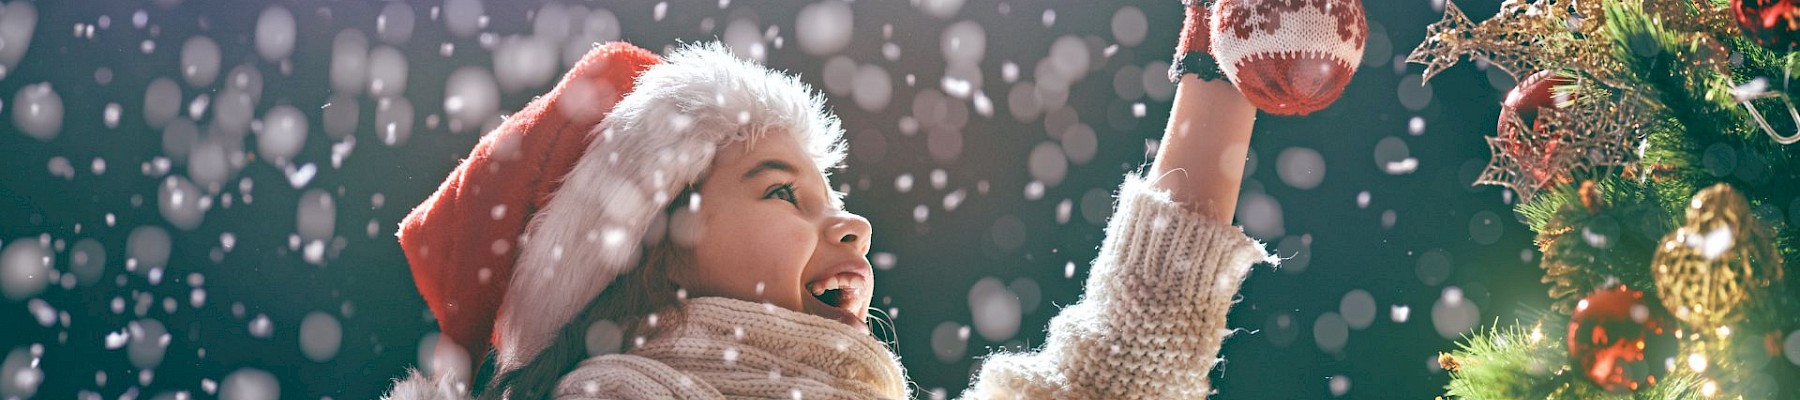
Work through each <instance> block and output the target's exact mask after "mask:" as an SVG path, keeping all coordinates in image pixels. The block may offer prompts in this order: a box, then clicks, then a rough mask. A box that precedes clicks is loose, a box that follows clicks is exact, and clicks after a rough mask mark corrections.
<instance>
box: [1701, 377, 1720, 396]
mask: <svg viewBox="0 0 1800 400" xmlns="http://www.w3.org/2000/svg"><path fill="white" fill-rule="evenodd" d="M1700 395H1701V396H1706V397H1713V396H1718V395H1719V383H1718V382H1714V381H1711V380H1708V381H1706V383H1705V384H1701V385H1700Z"/></svg>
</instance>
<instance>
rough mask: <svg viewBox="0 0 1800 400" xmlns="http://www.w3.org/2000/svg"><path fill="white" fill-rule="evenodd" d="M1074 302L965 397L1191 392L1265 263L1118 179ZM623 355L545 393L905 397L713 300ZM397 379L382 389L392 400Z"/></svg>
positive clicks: (838, 342) (860, 354) (884, 370)
mask: <svg viewBox="0 0 1800 400" xmlns="http://www.w3.org/2000/svg"><path fill="white" fill-rule="evenodd" d="M1106 232H1107V234H1106V240H1105V242H1104V243H1103V244H1102V245H1101V249H1100V256H1099V258H1097V259H1095V260H1094V265H1093V269H1092V270H1091V271H1090V273H1089V276H1088V280H1087V284H1086V288H1085V293H1084V294H1083V296H1082V299H1081V301H1079V302H1077V303H1075V304H1074V305H1072V306H1069V307H1068V308H1064V309H1063V310H1062V311H1061V313H1060V314H1058V315H1057V316H1056V317H1055V318H1054V319H1052V320H1051V321H1050V327H1049V337H1048V338H1047V340H1046V341H1045V342H1044V346H1043V347H1042V348H1040V349H1039V350H1037V351H1035V352H1030V353H1006V354H995V355H992V356H990V357H988V358H987V360H986V361H985V362H984V363H983V364H982V368H981V374H980V376H979V377H978V378H977V379H976V381H975V383H974V384H973V385H972V386H971V387H970V388H969V390H968V391H966V392H965V393H964V397H966V398H971V399H1171V398H1204V397H1205V396H1206V395H1208V394H1209V393H1210V392H1211V391H1212V390H1211V384H1210V383H1209V382H1208V380H1207V373H1208V371H1210V370H1211V369H1212V367H1213V364H1216V363H1217V362H1218V360H1219V359H1218V353H1219V345H1220V342H1221V341H1222V340H1224V339H1225V337H1226V336H1229V335H1230V333H1231V330H1230V329H1227V328H1226V325H1225V315H1226V312H1227V310H1228V309H1229V308H1230V306H1231V304H1232V298H1233V296H1235V295H1236V294H1237V290H1238V285H1239V284H1240V283H1242V281H1243V279H1244V276H1245V275H1246V274H1247V273H1248V272H1249V271H1250V267H1251V266H1253V265H1255V264H1256V263H1258V262H1261V261H1265V260H1267V261H1271V262H1272V261H1274V259H1273V258H1271V257H1269V256H1268V255H1266V254H1265V253H1264V251H1263V247H1262V244H1260V243H1258V242H1256V241H1254V240H1252V239H1250V238H1249V237H1247V236H1245V235H1244V233H1243V231H1242V230H1240V229H1238V228H1236V227H1232V226H1229V225H1225V224H1219V223H1215V222H1212V221H1210V220H1207V219H1205V218H1204V217H1202V216H1201V215H1199V214H1196V213H1193V212H1190V211H1188V210H1187V209H1185V208H1183V207H1182V206H1181V205H1180V204H1177V203H1175V202H1174V201H1172V200H1170V199H1169V194H1168V193H1167V192H1163V191H1159V190H1156V189H1154V188H1152V187H1151V185H1150V183H1149V182H1147V181H1145V180H1144V178H1143V177H1140V176H1136V175H1131V176H1127V177H1126V179H1125V183H1124V185H1123V186H1122V187H1121V189H1120V191H1119V198H1118V204H1117V208H1116V209H1115V212H1114V214H1113V217H1112V220H1111V221H1109V223H1108V224H1107V227H1106ZM685 307H686V311H687V318H686V320H685V321H684V322H683V323H682V324H680V325H678V326H677V327H676V328H674V329H671V330H670V331H667V332H664V333H663V334H661V335H659V336H658V337H656V338H652V339H649V340H647V341H646V342H645V343H644V344H643V345H642V346H637V347H635V348H633V349H631V351H629V352H627V353H626V354H615V355H606V356H599V357H594V358H590V359H588V360H586V361H583V362H582V363H581V364H580V366H578V367H577V368H576V369H575V370H574V371H572V372H570V373H568V374H567V375H564V376H563V378H562V380H561V382H560V383H559V385H558V386H557V390H556V398H557V399H559V400H560V399H726V398H805V399H869V398H906V397H911V395H912V393H910V391H909V390H908V384H907V383H906V380H905V375H904V372H903V371H902V370H901V368H900V363H899V361H898V359H896V358H895V357H894V355H893V354H892V353H890V352H888V350H887V348H886V347H885V346H883V345H882V344H881V343H879V342H877V341H875V340H874V338H872V337H870V336H869V335H868V333H867V332H864V331H861V330H858V329H854V328H851V327H849V326H847V325H844V324H843V323H840V322H836V321H832V320H827V319H824V318H819V317H815V316H812V315H810V314H804V313H799V312H794V311H789V310H787V309H782V308H780V307H774V306H770V305H766V304H758V303H750V302H744V301H738V300H731V299H723V298H697V299H693V300H691V301H689V302H688V303H687V305H686V306H685ZM406 386H407V384H406V383H402V384H401V385H399V386H397V387H396V393H394V396H393V397H394V398H396V399H403V398H432V397H430V396H418V397H407V396H403V395H402V394H403V393H399V392H401V391H403V390H402V389H403V388H404V387H406Z"/></svg>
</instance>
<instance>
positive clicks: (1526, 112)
mask: <svg viewBox="0 0 1800 400" xmlns="http://www.w3.org/2000/svg"><path fill="white" fill-rule="evenodd" d="M1574 83H1575V80H1573V79H1569V78H1568V77H1565V76H1562V75H1559V74H1557V73H1556V71H1538V73H1535V74H1531V75H1530V76H1526V77H1525V79H1524V80H1521V81H1519V84H1518V85H1517V86H1513V88H1512V90H1511V91H1508V92H1506V100H1505V101H1502V102H1501V103H1500V127H1499V129H1498V131H1499V132H1505V131H1506V129H1507V126H1506V120H1507V119H1508V118H1509V116H1510V115H1518V116H1519V119H1520V120H1522V121H1525V122H1526V123H1528V124H1531V126H1532V128H1539V127H1540V125H1541V124H1538V123H1537V117H1538V109H1542V108H1556V104H1557V103H1561V102H1563V101H1565V100H1567V96H1559V95H1557V94H1556V90H1555V89H1556V87H1557V86H1563V85H1571V84H1574Z"/></svg>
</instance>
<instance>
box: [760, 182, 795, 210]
mask: <svg viewBox="0 0 1800 400" xmlns="http://www.w3.org/2000/svg"><path fill="white" fill-rule="evenodd" d="M772 198H779V199H781V200H782V201H786V202H788V203H791V204H793V205H795V206H799V205H800V199H799V198H797V197H795V196H794V184H792V183H783V184H779V185H775V186H773V187H770V188H769V192H768V193H766V194H763V199H765V200H766V199H772Z"/></svg>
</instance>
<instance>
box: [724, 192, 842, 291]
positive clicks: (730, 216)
mask: <svg viewBox="0 0 1800 400" xmlns="http://www.w3.org/2000/svg"><path fill="white" fill-rule="evenodd" d="M703 224H705V226H706V228H705V235H704V236H703V237H702V238H701V240H700V242H699V246H698V248H696V249H695V253H696V256H697V258H698V260H696V261H697V262H698V264H700V265H697V266H696V267H698V268H697V270H698V271H697V272H699V273H700V274H701V275H702V276H697V277H695V278H696V279H694V280H695V281H698V282H711V283H715V284H716V285H705V286H717V287H730V288H729V289H725V288H721V289H723V291H726V292H739V291H742V290H741V289H743V288H747V287H754V285H755V284H756V283H757V282H763V283H764V284H765V289H766V290H787V289H788V288H786V286H789V285H798V281H799V277H800V274H801V272H802V271H803V270H804V269H805V267H806V263H807V261H808V260H809V259H810V258H811V256H812V251H813V248H814V247H815V246H816V245H817V242H818V240H817V236H818V235H817V233H815V232H813V231H814V229H813V227H812V226H811V225H809V224H806V223H805V221H803V220H800V219H798V218H794V217H792V216H785V215H784V216H769V215H757V214H752V213H724V212H721V213H716V214H707V215H706V217H705V219H704V220H703Z"/></svg>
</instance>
